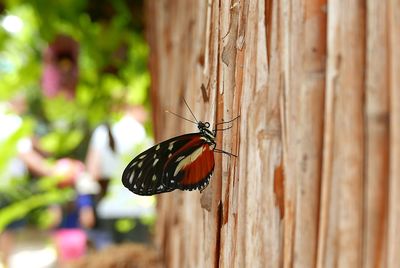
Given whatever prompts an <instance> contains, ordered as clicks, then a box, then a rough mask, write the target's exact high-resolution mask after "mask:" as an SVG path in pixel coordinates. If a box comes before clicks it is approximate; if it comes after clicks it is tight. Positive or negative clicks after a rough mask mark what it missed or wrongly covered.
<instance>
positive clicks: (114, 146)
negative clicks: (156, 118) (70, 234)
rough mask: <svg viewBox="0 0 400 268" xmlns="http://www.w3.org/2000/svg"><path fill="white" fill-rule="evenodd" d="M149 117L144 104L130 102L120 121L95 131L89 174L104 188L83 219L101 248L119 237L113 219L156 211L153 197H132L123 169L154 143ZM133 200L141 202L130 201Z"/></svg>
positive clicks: (87, 159) (91, 144) (86, 208)
mask: <svg viewBox="0 0 400 268" xmlns="http://www.w3.org/2000/svg"><path fill="white" fill-rule="evenodd" d="M146 118H147V114H146V111H145V109H144V108H143V107H142V106H128V105H127V106H126V107H124V114H123V116H122V117H121V119H120V120H118V121H117V122H115V123H114V124H112V125H110V124H103V125H100V126H98V127H97V128H96V129H95V130H94V132H93V134H92V137H91V140H90V144H89V149H88V152H87V156H86V168H87V172H88V174H89V176H91V177H92V178H94V179H95V180H97V181H98V182H99V183H100V186H101V190H100V192H99V194H97V195H95V196H93V197H94V204H95V206H94V208H93V206H87V207H85V208H84V209H82V211H81V213H80V219H81V223H82V224H83V225H84V226H85V227H86V228H93V229H92V230H89V231H88V233H89V236H90V237H91V239H92V240H94V244H95V246H96V247H97V248H99V249H101V248H103V247H105V246H107V245H109V244H110V243H112V242H114V240H115V239H114V237H113V234H112V232H111V231H110V226H109V223H110V220H112V219H117V218H124V217H130V218H132V217H141V216H142V215H144V214H148V215H152V214H153V212H154V207H153V203H152V200H153V198H151V197H150V198H147V197H139V196H138V197H135V196H132V195H131V193H130V192H129V191H126V189H124V187H122V186H121V183H120V177H121V174H122V171H123V169H124V167H125V166H126V164H127V162H129V160H130V158H131V157H132V154H134V153H135V151H136V152H137V151H140V150H141V149H143V148H139V147H140V146H143V145H144V146H147V145H150V143H149V141H148V139H147V136H146V131H145V129H144V127H143V123H144V122H145V120H146ZM113 178H115V180H114V181H115V182H116V183H113V181H112V179H113ZM133 200H135V201H137V202H136V203H130V202H131V201H133Z"/></svg>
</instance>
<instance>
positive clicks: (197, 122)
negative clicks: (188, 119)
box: [183, 98, 199, 124]
mask: <svg viewBox="0 0 400 268" xmlns="http://www.w3.org/2000/svg"><path fill="white" fill-rule="evenodd" d="M183 101H184V102H185V104H186V107H187V108H188V109H189V111H190V113H191V114H192V115H193V118H194V120H196V122H197V123H198V122H199V120H197V118H196V116H194V113H193V112H192V110H191V109H190V107H189V105H188V104H187V102H186V100H185V98H183ZM197 123H196V124H197Z"/></svg>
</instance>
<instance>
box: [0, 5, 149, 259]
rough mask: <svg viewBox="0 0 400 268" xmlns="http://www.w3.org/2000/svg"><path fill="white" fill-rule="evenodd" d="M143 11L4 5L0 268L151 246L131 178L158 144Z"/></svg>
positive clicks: (0, 28)
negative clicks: (132, 167)
mask: <svg viewBox="0 0 400 268" xmlns="http://www.w3.org/2000/svg"><path fill="white" fill-rule="evenodd" d="M142 9H143V3H142V1H127V0H113V1H111V0H101V1H85V0H64V1H44V0H32V1H23V0H2V1H0V81H1V83H0V147H1V154H0V267H60V266H63V265H64V264H65V263H69V262H70V261H73V260H76V259H79V258H80V257H82V256H84V255H87V254H88V253H90V252H96V251H98V250H101V249H103V248H105V247H108V246H111V245H113V244H118V243H126V242H131V243H132V242H133V243H145V244H149V243H150V240H151V235H152V230H153V224H154V206H155V199H154V198H152V197H138V196H134V195H133V194H131V193H130V192H129V191H128V190H126V189H125V188H124V187H122V185H121V183H120V177H121V173H122V171H123V169H124V167H125V165H126V164H127V163H128V162H129V160H130V159H132V157H134V156H135V155H136V154H137V153H139V152H140V151H142V150H143V149H145V148H147V147H148V146H150V145H151V144H152V129H151V123H150V120H149V119H150V116H149V109H150V106H149V105H150V102H149V93H148V92H149V86H150V77H149V73H148V70H147V60H148V46H147V44H146V41H145V39H144V35H143V30H144V21H143V11H142Z"/></svg>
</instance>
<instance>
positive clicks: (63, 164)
mask: <svg viewBox="0 0 400 268" xmlns="http://www.w3.org/2000/svg"><path fill="white" fill-rule="evenodd" d="M26 110H27V105H26V99H25V95H23V94H18V95H16V96H14V97H13V98H12V99H11V100H10V101H8V102H5V103H2V104H1V105H0V144H7V143H10V144H11V145H15V155H14V156H13V157H11V158H10V159H9V160H8V162H7V163H5V165H4V166H3V168H2V170H1V171H0V188H2V189H8V188H9V187H10V186H11V185H15V182H14V181H15V180H18V179H22V178H25V177H27V176H28V174H29V173H31V174H33V175H35V176H37V177H39V178H40V177H50V176H53V177H57V178H59V179H60V183H59V185H60V186H65V185H68V184H71V182H72V178H73V177H75V176H76V174H77V173H78V171H79V170H83V164H82V162H79V161H76V160H72V159H61V160H57V161H55V163H52V162H49V161H48V160H47V159H46V158H45V157H44V156H43V155H42V154H41V153H40V152H39V151H37V150H36V148H35V146H34V145H33V143H34V142H33V141H32V140H33V138H32V137H30V136H29V135H28V133H19V130H20V129H21V128H22V127H23V118H22V116H23V115H24V114H25V112H26ZM3 205H7V204H3ZM49 212H50V215H51V219H53V223H52V226H56V225H58V224H59V223H60V222H61V220H62V214H61V210H60V207H59V206H50V207H49ZM25 225H26V220H25V219H17V220H15V221H13V222H11V223H10V224H9V225H8V226H6V229H5V230H4V231H3V232H1V233H0V255H1V256H0V261H1V262H2V263H5V264H6V263H7V262H8V259H9V256H10V253H11V251H12V249H13V247H14V240H15V238H14V236H15V235H14V232H15V231H16V230H18V229H21V228H23V227H24V226H25Z"/></svg>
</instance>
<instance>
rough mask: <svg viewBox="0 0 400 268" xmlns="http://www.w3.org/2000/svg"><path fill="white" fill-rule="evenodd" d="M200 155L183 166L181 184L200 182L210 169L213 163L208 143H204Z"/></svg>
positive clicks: (212, 153) (212, 154)
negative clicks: (183, 176)
mask: <svg viewBox="0 0 400 268" xmlns="http://www.w3.org/2000/svg"><path fill="white" fill-rule="evenodd" d="M203 148H205V149H204V150H203V152H202V153H201V155H200V156H199V157H198V158H197V159H196V160H195V161H194V162H192V163H191V164H190V165H187V166H186V167H185V168H184V171H185V178H184V179H183V180H182V181H181V182H180V183H181V184H182V185H194V184H198V183H199V182H201V181H202V180H203V179H204V178H205V177H206V176H207V175H208V174H209V173H210V171H211V169H212V168H213V163H214V152H213V150H211V148H210V146H209V145H208V144H204V145H203Z"/></svg>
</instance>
